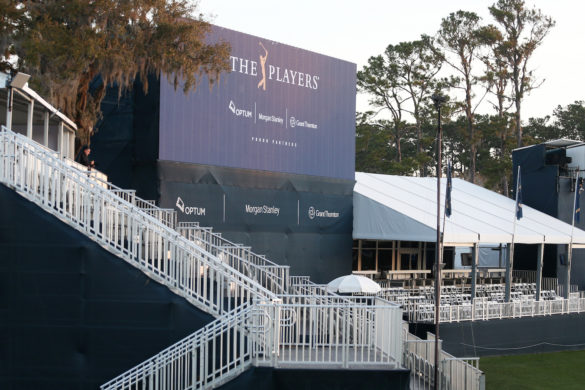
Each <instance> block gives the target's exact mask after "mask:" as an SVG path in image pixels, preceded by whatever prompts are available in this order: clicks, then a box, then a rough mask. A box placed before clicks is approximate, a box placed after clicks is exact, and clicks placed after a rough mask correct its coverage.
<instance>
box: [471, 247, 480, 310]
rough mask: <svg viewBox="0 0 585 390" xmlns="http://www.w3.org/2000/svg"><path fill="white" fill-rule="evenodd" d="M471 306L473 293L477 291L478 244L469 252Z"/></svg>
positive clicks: (473, 298) (473, 297)
mask: <svg viewBox="0 0 585 390" xmlns="http://www.w3.org/2000/svg"><path fill="white" fill-rule="evenodd" d="M471 261H472V262H471V304H472V305H473V301H474V300H475V295H476V294H475V291H476V289H477V266H478V265H479V244H478V243H475V244H473V248H472V250H471Z"/></svg>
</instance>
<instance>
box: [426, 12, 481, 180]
mask: <svg viewBox="0 0 585 390" xmlns="http://www.w3.org/2000/svg"><path fill="white" fill-rule="evenodd" d="M480 21H481V18H480V17H479V16H478V15H477V14H475V13H473V12H466V11H457V12H452V13H451V14H450V15H449V16H448V17H446V18H443V20H442V21H441V28H440V29H439V32H438V33H437V35H438V42H439V44H440V45H441V47H442V48H443V49H444V50H445V51H446V52H447V53H449V54H450V55H446V56H445V57H444V61H445V62H447V63H448V64H449V65H450V66H451V67H452V68H453V69H454V71H455V72H456V76H452V77H451V78H449V80H450V82H449V86H450V87H451V88H454V89H460V90H462V91H463V93H464V96H465V97H464V99H463V100H461V101H460V103H459V104H460V107H461V108H462V110H463V112H464V113H465V118H466V120H467V124H466V125H467V136H468V141H467V143H468V145H469V152H470V153H469V180H470V181H471V182H472V183H473V182H475V171H476V158H477V153H476V151H477V143H478V138H479V136H480V135H479V134H478V133H477V129H476V126H475V123H474V122H475V121H474V114H475V109H476V107H477V102H475V101H474V98H475V94H474V92H473V86H474V84H475V83H476V77H475V76H474V73H473V71H474V65H473V63H474V60H475V59H476V58H477V53H478V51H479V50H480V48H481V47H482V46H483V45H484V42H483V40H482V28H481V24H480Z"/></svg>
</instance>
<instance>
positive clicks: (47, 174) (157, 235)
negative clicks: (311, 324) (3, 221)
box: [0, 128, 276, 316]
mask: <svg viewBox="0 0 585 390" xmlns="http://www.w3.org/2000/svg"><path fill="white" fill-rule="evenodd" d="M0 181H1V182H2V183H4V184H6V185H8V186H10V187H12V188H14V189H15V190H16V191H17V192H18V193H20V194H21V195H22V196H24V197H25V198H27V199H29V200H30V201H32V202H34V203H36V204H37V205H39V206H40V207H42V208H43V209H44V210H46V211H48V212H49V213H52V214H54V215H56V216H57V217H59V218H60V219H61V220H62V221H64V222H66V223H68V224H69V225H70V226H73V227H74V228H76V229H77V230H79V231H81V232H83V233H84V234H86V235H87V236H89V237H90V238H92V239H93V240H95V241H96V242H98V243H99V244H101V245H102V246H103V247H104V248H106V249H107V250H109V251H110V252H112V253H114V254H116V255H117V256H119V257H121V258H123V259H124V260H126V261H127V262H129V263H130V264H132V265H134V266H135V267H137V268H139V269H140V270H142V271H143V272H144V273H146V274H147V275H149V276H150V277H151V278H153V279H154V280H155V281H157V282H159V283H161V284H164V285H166V286H167V287H168V288H170V289H171V290H172V291H174V292H175V293H177V294H178V295H180V296H182V297H185V298H186V299H187V300H188V301H189V302H191V303H192V304H194V305H196V306H197V307H199V308H200V309H202V310H204V311H206V312H208V313H210V314H212V315H216V316H219V315H221V314H222V313H225V312H229V311H231V310H232V309H233V308H235V307H237V306H239V305H241V304H243V303H245V302H248V301H250V300H251V299H256V300H270V299H276V296H275V294H273V293H272V292H270V291H268V290H267V289H265V288H264V287H262V286H261V285H260V284H258V282H256V281H255V280H252V279H250V278H248V277H247V276H245V275H242V274H241V273H240V272H238V271H237V270H235V269H233V268H231V267H230V266H229V265H227V264H225V263H224V262H222V261H220V260H219V259H217V257H215V256H213V255H212V254H210V253H208V252H206V251H205V250H203V249H201V248H199V247H198V246H197V245H195V244H194V243H193V242H190V241H188V240H187V239H185V238H183V237H181V236H180V235H179V234H178V233H177V232H176V231H175V230H172V229H171V228H169V227H168V226H166V225H164V224H162V223H161V222H160V221H159V220H157V219H155V218H153V217H152V216H150V215H148V214H146V213H144V212H143V211H141V209H139V208H138V207H136V206H135V205H133V204H132V203H129V202H128V201H127V200H125V199H124V198H123V197H120V196H119V193H114V192H112V191H109V189H108V188H104V187H105V186H104V185H103V183H102V182H101V181H98V180H96V179H95V178H94V177H92V175H91V174H89V173H88V172H87V171H81V170H78V169H76V168H74V167H72V166H70V165H69V164H67V163H64V162H63V161H62V160H61V159H60V158H59V156H58V154H57V153H55V152H53V151H51V150H49V149H47V148H45V147H43V146H41V145H39V144H38V143H36V142H34V141H32V140H30V139H28V138H26V137H24V136H23V135H20V134H16V133H13V132H11V131H9V130H7V129H5V128H3V129H2V131H1V132H0Z"/></svg>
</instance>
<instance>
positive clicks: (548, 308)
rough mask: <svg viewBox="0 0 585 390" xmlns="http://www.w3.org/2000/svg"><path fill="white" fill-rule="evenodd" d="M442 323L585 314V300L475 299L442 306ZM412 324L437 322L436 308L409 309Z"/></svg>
mask: <svg viewBox="0 0 585 390" xmlns="http://www.w3.org/2000/svg"><path fill="white" fill-rule="evenodd" d="M439 312H440V314H439V315H440V319H441V322H459V321H477V320H491V319H502V318H520V317H536V316H547V315H553V314H569V313H583V312H585V298H578V297H576V298H569V299H562V298H557V299H555V300H542V301H535V300H520V301H516V302H493V301H485V300H483V301H482V300H481V299H475V301H474V303H473V304H471V303H466V304H461V305H441V308H440V310H439ZM408 317H409V321H412V322H430V323H434V322H435V305H433V304H428V303H420V304H419V303H414V304H412V307H410V308H409V312H408Z"/></svg>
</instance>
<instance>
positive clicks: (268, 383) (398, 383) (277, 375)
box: [219, 367, 410, 390]
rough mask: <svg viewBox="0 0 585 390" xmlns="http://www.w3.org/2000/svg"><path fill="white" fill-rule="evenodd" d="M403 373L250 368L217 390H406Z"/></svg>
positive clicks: (407, 375) (407, 380) (406, 373)
mask: <svg viewBox="0 0 585 390" xmlns="http://www.w3.org/2000/svg"><path fill="white" fill-rule="evenodd" d="M409 384H410V372H409V371H407V370H385V371H382V370H379V371H375V370H323V369H309V370H286V369H272V368H260V367H254V368H252V369H250V370H247V371H246V372H244V373H243V374H242V375H240V376H239V377H238V378H236V379H235V380H232V381H231V382H228V383H227V384H225V385H223V386H221V387H219V389H221V390H236V389H237V390H240V389H241V390H248V389H249V390H297V389H304V390H323V389H327V390H370V389H372V390H376V389H393V390H400V389H404V390H407V389H409V388H410V385H409Z"/></svg>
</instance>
